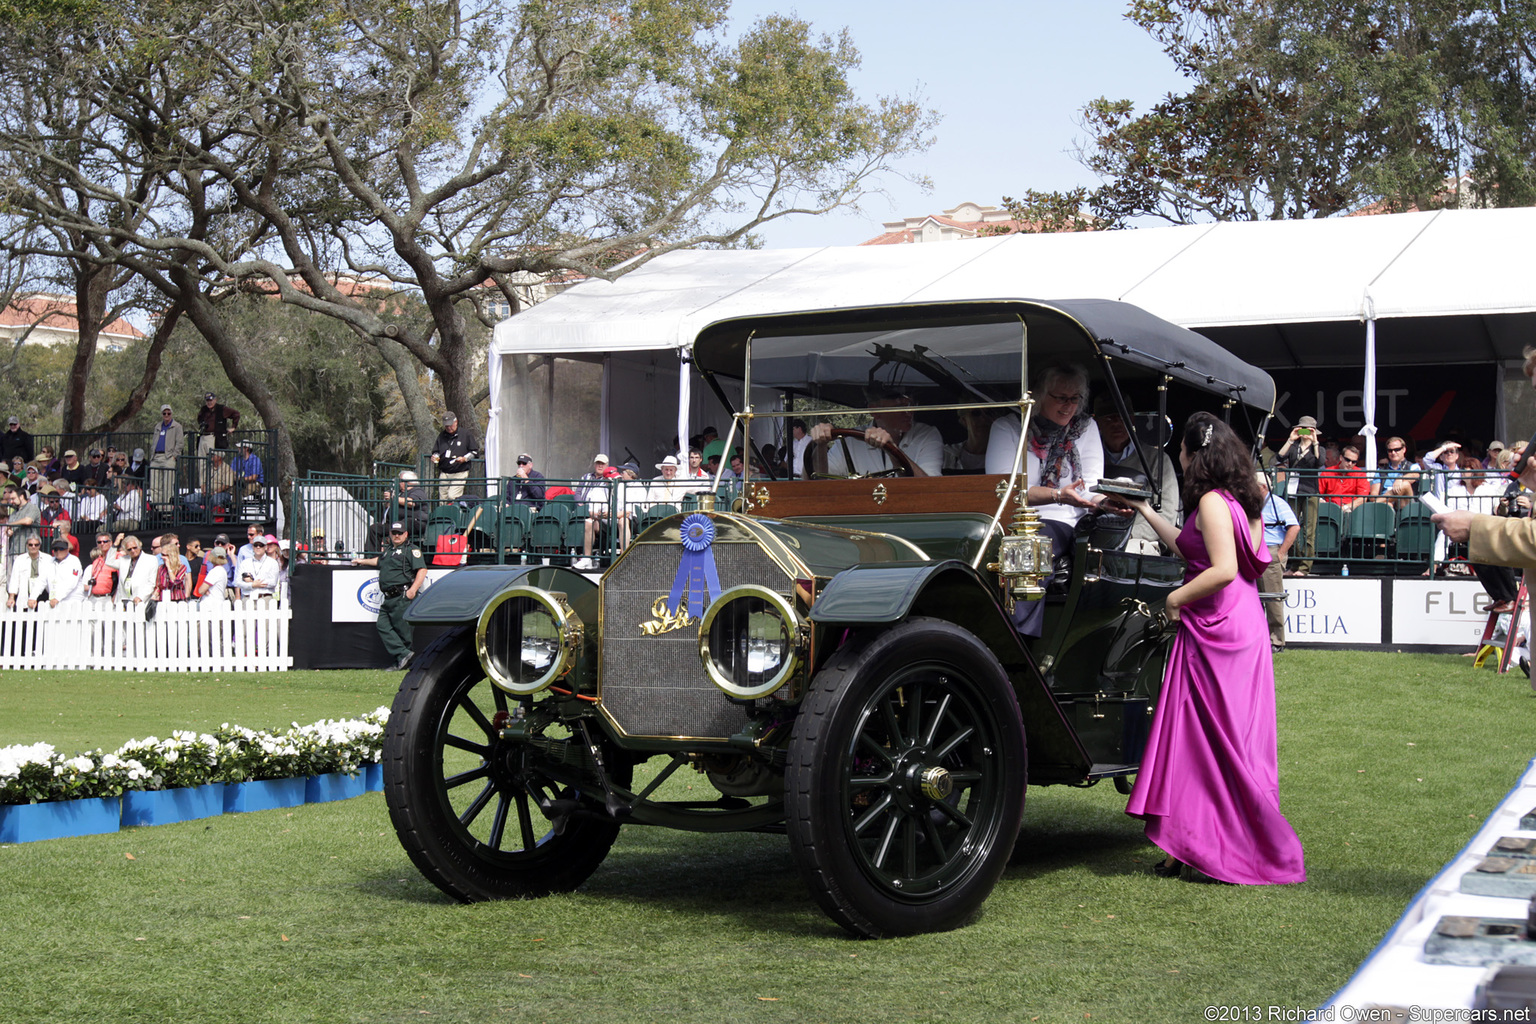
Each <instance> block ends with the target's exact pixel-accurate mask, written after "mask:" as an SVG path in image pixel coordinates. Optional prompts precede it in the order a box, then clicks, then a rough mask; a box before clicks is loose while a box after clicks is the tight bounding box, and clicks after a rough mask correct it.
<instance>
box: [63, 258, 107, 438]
mask: <svg viewBox="0 0 1536 1024" xmlns="http://www.w3.org/2000/svg"><path fill="white" fill-rule="evenodd" d="M116 270H117V268H116V267H103V266H84V267H76V270H75V328H76V331H77V332H78V333H77V334H76V336H75V359H74V362H73V363H71V364H70V367H69V380H68V382H67V383H66V384H65V387H64V416H63V422H62V424H61V425H60V428H59V429H60V432H61V433H63V434H64V435H66V437H65V441H66V443H68V444H69V445H70V446H71V447H73V444H74V440H75V437H74V435H76V434H78V433H79V431H80V428H81V426H83V425H84V423H85V393H86V388H88V387H89V386H90V382H91V368H92V367H93V366H95V364H96V342H97V339H99V338H100V337H101V328H102V323H101V321H102V319H103V318H104V317H105V316H106V312H107V295H108V293H109V292H110V291H111V288H112V283H113V278H114V276H115V272H116Z"/></svg>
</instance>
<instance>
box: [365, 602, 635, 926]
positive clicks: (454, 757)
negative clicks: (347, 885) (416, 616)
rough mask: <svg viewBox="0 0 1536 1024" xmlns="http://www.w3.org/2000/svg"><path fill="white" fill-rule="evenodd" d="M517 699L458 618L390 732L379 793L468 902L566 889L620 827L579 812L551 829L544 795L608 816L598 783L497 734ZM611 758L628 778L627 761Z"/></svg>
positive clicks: (418, 853)
mask: <svg viewBox="0 0 1536 1024" xmlns="http://www.w3.org/2000/svg"><path fill="white" fill-rule="evenodd" d="M512 700H513V699H512V698H509V697H508V695H507V694H506V693H504V692H503V691H501V690H499V689H497V688H496V687H494V686H492V685H491V683H490V682H489V680H487V679H486V678H485V672H484V670H483V669H481V667H480V663H479V660H478V659H477V658H476V656H475V651H474V637H473V633H472V630H471V627H468V626H460V627H458V628H456V629H452V630H449V631H447V632H445V633H444V634H443V635H442V636H441V637H439V638H438V639H437V640H436V641H435V642H434V643H433V644H432V645H431V646H430V647H428V648H427V650H425V651H423V652H422V653H421V654H420V655H419V656H418V657H417V658H416V662H415V664H414V666H413V667H412V669H411V671H410V673H409V674H408V675H407V676H406V677H405V680H404V681H403V682H402V683H401V684H400V692H399V693H398V694H397V695H396V697H395V703H394V706H393V707H392V708H391V710H390V716H389V725H388V727H387V728H386V731H385V738H384V800H385V803H386V804H387V805H388V807H389V817H390V820H391V821H392V822H393V823H394V826H395V832H396V833H397V834H398V835H399V837H400V843H401V845H402V846H404V847H405V851H406V853H407V854H409V855H410V858H411V860H412V862H414V863H415V865H416V867H417V868H418V869H420V871H421V873H422V874H423V875H425V876H426V877H427V879H428V880H429V881H430V882H432V884H433V885H436V886H437V887H438V888H439V889H441V890H443V892H445V893H447V894H448V895H450V896H452V897H454V898H455V899H458V900H463V901H464V902H466V903H470V902H477V901H480V900H491V899H509V898H524V897H533V896H544V895H548V894H549V893H554V892H568V891H570V890H572V889H574V888H576V887H577V886H579V885H580V884H581V883H582V882H584V881H586V880H587V878H588V877H589V876H590V875H591V874H592V872H593V871H596V870H597V867H598V865H599V864H601V863H602V862H603V858H605V857H606V856H607V855H608V850H609V848H610V847H612V846H613V841H614V839H615V838H616V837H617V836H618V834H619V825H618V824H617V823H616V822H613V821H611V820H604V819H600V818H593V817H587V816H583V815H581V814H576V815H572V816H571V817H569V818H568V819H566V821H565V828H564V830H563V831H562V832H560V833H559V834H557V833H556V832H555V830H554V826H553V824H552V822H551V820H550V818H549V817H548V816H547V815H546V814H545V813H544V812H543V811H541V810H540V808H539V804H538V798H539V797H541V796H542V797H545V798H546V799H549V800H557V799H558V800H561V801H565V802H566V803H564V804H563V806H566V807H569V806H571V803H570V802H574V803H575V804H576V805H578V806H580V807H582V808H583V809H584V810H588V811H592V812H595V813H597V814H602V813H603V802H602V800H601V798H598V799H595V800H594V799H593V798H592V795H591V794H592V793H593V792H600V790H599V788H598V787H597V785H596V784H595V783H594V784H593V785H591V786H588V787H587V792H582V791H581V790H580V789H578V788H576V787H572V786H568V785H565V784H563V783H560V782H557V781H555V780H553V779H551V778H549V777H548V776H546V775H545V774H543V773H542V772H541V771H540V765H541V763H542V759H541V757H540V755H539V754H538V752H537V751H536V750H534V749H533V748H531V747H529V746H527V745H524V744H522V743H518V742H513V741H508V740H503V739H501V738H500V736H499V732H500V729H499V728H498V727H497V726H496V719H497V717H498V715H500V716H502V717H503V718H505V716H506V715H507V714H508V713H509V704H510V703H511V701H512ZM605 761H606V762H607V763H608V764H609V765H610V766H612V774H613V777H614V781H615V782H617V783H618V784H619V785H621V786H628V784H629V775H630V768H629V763H628V761H624V760H622V759H620V758H617V757H613V756H605ZM567 771H568V772H569V771H570V769H567Z"/></svg>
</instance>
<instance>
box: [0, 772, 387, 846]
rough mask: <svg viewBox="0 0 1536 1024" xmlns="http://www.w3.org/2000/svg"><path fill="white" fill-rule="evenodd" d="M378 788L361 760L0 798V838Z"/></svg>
mask: <svg viewBox="0 0 1536 1024" xmlns="http://www.w3.org/2000/svg"><path fill="white" fill-rule="evenodd" d="M383 788H384V766H383V765H379V764H366V765H364V766H363V771H362V772H361V773H360V774H358V775H346V774H344V773H341V772H336V773H333V774H329V775H311V776H308V777H307V778H295V779H263V780H261V781H259V782H232V783H229V784H228V785H225V784H224V783H222V782H213V783H209V784H208V785H206V786H193V787H190V788H178V789H154V790H129V791H128V792H126V793H124V794H123V795H122V796H120V797H118V796H112V797H100V798H94V799H90V800H49V801H45V802H43V803H35V804H0V843H34V842H37V841H39V840H42V839H63V838H66V837H69V836H95V835H105V834H107V833H111V832H116V831H118V829H119V828H120V827H121V828H137V827H139V826H143V825H167V824H170V823H172V822H177V821H195V820H197V819H198V818H212V817H215V816H217V815H219V814H245V813H249V812H251V811H267V810H275V809H277V808H281V807H298V806H299V805H300V804H305V803H311V804H318V803H327V802H329V801H332V800H350V799H351V798H352V797H355V796H362V795H363V794H364V793H377V792H379V791H381V790H382V789H383Z"/></svg>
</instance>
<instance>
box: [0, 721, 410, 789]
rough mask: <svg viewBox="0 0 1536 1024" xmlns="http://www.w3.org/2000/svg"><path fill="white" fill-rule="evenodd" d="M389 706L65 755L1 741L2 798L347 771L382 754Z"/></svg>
mask: <svg viewBox="0 0 1536 1024" xmlns="http://www.w3.org/2000/svg"><path fill="white" fill-rule="evenodd" d="M388 719H389V708H387V707H380V708H376V709H375V710H374V711H372V712H370V713H369V714H366V715H363V716H362V717H361V718H348V719H338V720H334V721H333V720H330V719H325V720H322V721H319V722H315V723H314V724H313V725H299V724H298V723H297V722H294V723H292V726H291V727H290V728H289V729H287V730H286V731H284V732H281V733H272V732H267V731H266V730H262V729H247V728H244V727H243V726H238V725H230V724H229V723H227V722H226V723H225V724H223V725H221V726H220V727H219V730H218V732H217V733H206V732H205V733H194V732H187V731H177V732H173V733H171V735H170V737H169V738H167V739H163V740H162V739H159V738H157V737H154V736H150V737H147V738H145V739H142V740H129V741H128V742H127V743H124V744H123V745H122V746H121V747H119V748H118V749H117V750H116V751H115V752H113V753H110V754H108V753H104V752H103V751H100V750H93V751H89V752H87V753H83V754H75V755H73V756H72V757H63V756H61V755H60V754H59V753H58V752H57V751H56V750H54V749H53V747H52V745H51V744H47V743H33V744H17V745H15V746H10V747H0V804H25V803H38V802H42V801H46V800H76V799H82V798H87V797H104V796H105V797H110V796H120V795H122V793H123V792H124V791H125V790H130V789H173V788H177V787H182V786H201V785H204V784H205V783H210V782H226V783H227V782H248V781H251V780H257V779H286V778H295V777H303V776H306V775H324V774H327V773H330V772H345V773H347V774H348V775H356V774H357V773H358V772H359V771H360V770H361V769H362V766H363V765H365V764H372V763H375V762H377V761H379V760H380V758H381V757H382V756H383V748H384V723H385V722H386V721H388Z"/></svg>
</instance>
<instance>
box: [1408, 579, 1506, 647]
mask: <svg viewBox="0 0 1536 1024" xmlns="http://www.w3.org/2000/svg"><path fill="white" fill-rule="evenodd" d="M1492 603H1493V599H1492V598H1491V597H1489V596H1488V592H1487V591H1485V590H1484V589H1483V587H1482V584H1480V583H1478V582H1477V581H1476V580H1393V581H1392V642H1393V643H1398V644H1437V645H1442V646H1446V647H1461V648H1464V649H1466V650H1472V649H1474V648H1475V647H1476V646H1477V643H1478V641H1479V640H1481V639H1482V638H1483V627H1484V626H1485V625H1486V624H1487V622H1488V606H1489V605H1490V604H1492Z"/></svg>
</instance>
